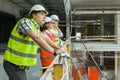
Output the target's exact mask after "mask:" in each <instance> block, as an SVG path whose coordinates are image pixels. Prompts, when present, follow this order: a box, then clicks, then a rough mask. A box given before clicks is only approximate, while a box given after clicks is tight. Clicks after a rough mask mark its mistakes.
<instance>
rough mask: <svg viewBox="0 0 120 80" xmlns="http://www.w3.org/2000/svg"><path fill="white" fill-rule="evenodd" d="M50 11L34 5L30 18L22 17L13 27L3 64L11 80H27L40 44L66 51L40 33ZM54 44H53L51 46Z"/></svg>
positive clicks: (44, 46)
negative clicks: (27, 72)
mask: <svg viewBox="0 0 120 80" xmlns="http://www.w3.org/2000/svg"><path fill="white" fill-rule="evenodd" d="M47 14H48V12H47V11H46V9H45V8H44V7H43V6H42V5H34V6H33V7H32V8H31V10H30V12H29V15H30V17H31V18H30V19H28V18H22V19H20V20H19V21H18V23H17V24H16V25H15V27H14V28H13V30H12V32H11V35H10V38H9V42H8V46H7V49H6V51H5V53H4V62H3V66H4V69H5V72H6V73H7V75H8V77H9V80H27V77H26V71H25V70H26V69H27V68H28V67H29V66H34V65H35V64H36V54H37V49H38V46H40V47H42V48H44V49H45V50H46V51H48V52H51V53H53V54H59V53H62V52H64V51H65V50H64V48H60V49H57V51H56V49H54V48H53V47H52V46H54V44H53V45H52V43H50V42H48V41H47V42H46V40H47V39H45V38H44V36H43V35H42V34H40V30H39V28H40V26H42V25H43V24H44V21H45V18H46V15H47ZM51 45H52V46H51Z"/></svg>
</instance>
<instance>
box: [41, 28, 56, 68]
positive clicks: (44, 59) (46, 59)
mask: <svg viewBox="0 0 120 80" xmlns="http://www.w3.org/2000/svg"><path fill="white" fill-rule="evenodd" d="M44 33H45V34H46V35H48V37H49V38H50V39H51V40H52V41H53V42H55V36H54V35H53V34H52V33H49V32H47V31H46V30H45V31H44ZM40 56H41V63H42V66H49V65H50V64H51V63H52V61H53V60H54V58H55V56H54V54H53V53H50V52H47V51H44V49H40Z"/></svg>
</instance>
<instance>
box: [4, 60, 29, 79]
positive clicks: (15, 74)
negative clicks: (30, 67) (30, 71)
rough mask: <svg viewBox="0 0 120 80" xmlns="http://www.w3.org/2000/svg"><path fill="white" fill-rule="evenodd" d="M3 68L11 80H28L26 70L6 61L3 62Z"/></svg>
mask: <svg viewBox="0 0 120 80" xmlns="http://www.w3.org/2000/svg"><path fill="white" fill-rule="evenodd" d="M3 67H4V70H5V72H6V73H7V75H8V77H9V80H27V76H26V72H25V69H21V68H19V67H18V66H16V65H14V64H12V63H10V62H8V61H5V60H4V62H3Z"/></svg>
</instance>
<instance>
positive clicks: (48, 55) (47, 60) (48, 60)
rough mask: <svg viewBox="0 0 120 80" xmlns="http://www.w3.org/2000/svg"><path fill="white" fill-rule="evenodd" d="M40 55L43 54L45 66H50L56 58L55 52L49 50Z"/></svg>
mask: <svg viewBox="0 0 120 80" xmlns="http://www.w3.org/2000/svg"><path fill="white" fill-rule="evenodd" d="M40 56H41V64H42V66H44V67H45V66H49V65H50V64H51V63H52V61H53V60H54V58H55V56H54V54H52V53H49V52H41V53H40Z"/></svg>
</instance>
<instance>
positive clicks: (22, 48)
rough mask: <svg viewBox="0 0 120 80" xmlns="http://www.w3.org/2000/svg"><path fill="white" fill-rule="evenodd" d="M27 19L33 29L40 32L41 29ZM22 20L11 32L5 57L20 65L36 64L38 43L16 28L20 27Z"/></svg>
mask: <svg viewBox="0 0 120 80" xmlns="http://www.w3.org/2000/svg"><path fill="white" fill-rule="evenodd" d="M22 19H27V18H22ZM22 19H21V20H22ZM21 20H20V21H21ZM27 20H29V22H30V23H31V25H32V28H33V30H34V31H35V32H38V31H39V30H37V29H36V26H35V24H34V23H33V22H32V21H31V20H30V19H27ZM20 21H18V23H17V24H16V25H15V27H14V28H13V30H12V32H11V36H10V38H9V42H8V47H7V49H6V51H5V54H4V59H5V60H7V61H9V62H11V63H13V64H16V65H20V66H33V65H35V64H36V53H37V49H38V45H37V44H36V43H35V42H34V41H33V39H32V38H30V37H29V36H26V37H22V36H21V35H19V33H18V32H17V30H16V28H17V27H18V24H19V22H20ZM39 32H40V31H39Z"/></svg>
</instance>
